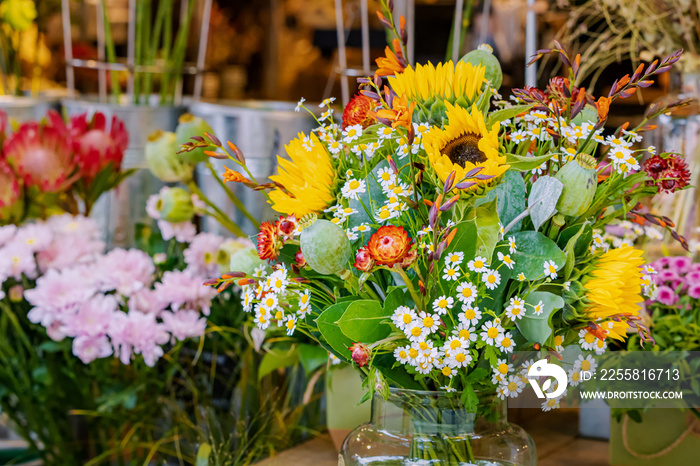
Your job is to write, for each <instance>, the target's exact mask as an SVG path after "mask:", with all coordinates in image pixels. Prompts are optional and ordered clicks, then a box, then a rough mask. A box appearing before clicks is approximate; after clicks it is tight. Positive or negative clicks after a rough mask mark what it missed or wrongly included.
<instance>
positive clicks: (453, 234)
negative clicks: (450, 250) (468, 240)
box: [446, 228, 457, 246]
mask: <svg viewBox="0 0 700 466" xmlns="http://www.w3.org/2000/svg"><path fill="white" fill-rule="evenodd" d="M456 234H457V229H456V228H453V229H452V231H451V232H450V234H449V235H447V240H446V242H447V245H448V246H449V245H450V243H451V242H452V240H453V239H455V235H456Z"/></svg>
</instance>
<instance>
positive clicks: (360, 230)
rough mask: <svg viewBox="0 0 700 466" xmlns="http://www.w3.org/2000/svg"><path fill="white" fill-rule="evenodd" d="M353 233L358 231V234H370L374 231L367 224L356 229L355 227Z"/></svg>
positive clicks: (361, 224) (362, 224)
mask: <svg viewBox="0 0 700 466" xmlns="http://www.w3.org/2000/svg"><path fill="white" fill-rule="evenodd" d="M353 231H356V232H357V233H369V232H370V231H372V227H370V226H369V225H368V224H367V223H360V224H359V225H357V226H356V227H353Z"/></svg>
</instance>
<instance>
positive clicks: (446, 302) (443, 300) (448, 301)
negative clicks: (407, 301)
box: [433, 295, 455, 315]
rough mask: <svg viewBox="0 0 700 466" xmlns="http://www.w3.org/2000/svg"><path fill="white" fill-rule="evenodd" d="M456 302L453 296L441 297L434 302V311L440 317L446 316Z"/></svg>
mask: <svg viewBox="0 0 700 466" xmlns="http://www.w3.org/2000/svg"><path fill="white" fill-rule="evenodd" d="M454 302H455V300H454V298H452V297H451V296H444V295H443V296H440V297H439V298H437V299H436V300H435V301H433V311H435V312H436V313H437V314H438V315H445V314H446V313H447V311H448V310H449V309H452V306H453V305H454Z"/></svg>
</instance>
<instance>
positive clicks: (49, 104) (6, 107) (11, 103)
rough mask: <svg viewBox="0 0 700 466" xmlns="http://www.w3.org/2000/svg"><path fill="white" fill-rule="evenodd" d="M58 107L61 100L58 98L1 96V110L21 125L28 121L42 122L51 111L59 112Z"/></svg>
mask: <svg viewBox="0 0 700 466" xmlns="http://www.w3.org/2000/svg"><path fill="white" fill-rule="evenodd" d="M58 106H59V99H58V98H56V97H50V96H41V97H15V96H9V95H3V96H0V110H2V111H3V112H5V113H6V114H7V116H8V117H9V118H12V119H14V120H16V121H18V122H20V123H22V122H25V121H27V120H41V119H42V118H44V116H45V115H46V112H48V111H49V110H50V109H54V110H58Z"/></svg>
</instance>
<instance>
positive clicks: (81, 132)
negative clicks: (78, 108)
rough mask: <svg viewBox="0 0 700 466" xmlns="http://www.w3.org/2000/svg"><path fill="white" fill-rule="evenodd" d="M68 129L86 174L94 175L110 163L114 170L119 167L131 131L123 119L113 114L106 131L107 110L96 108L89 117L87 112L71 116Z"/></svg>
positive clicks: (84, 175)
mask: <svg viewBox="0 0 700 466" xmlns="http://www.w3.org/2000/svg"><path fill="white" fill-rule="evenodd" d="M69 129H70V132H71V135H72V136H73V148H74V150H75V153H76V157H77V163H78V167H79V168H80V173H81V174H82V176H83V177H84V178H86V179H88V180H91V179H93V178H94V177H95V176H96V175H97V174H98V173H99V172H100V171H102V170H103V169H104V168H106V167H107V165H109V164H110V163H111V164H112V166H113V167H114V170H116V171H118V170H119V169H120V167H121V163H122V159H123V158H124V151H125V150H126V147H127V146H128V145H129V133H128V132H127V131H126V127H125V126H124V122H123V121H121V120H120V119H119V118H117V117H115V116H113V117H112V122H111V124H110V125H109V132H107V121H106V118H105V116H104V114H102V113H100V112H97V113H95V115H93V117H92V120H90V121H88V119H87V113H85V114H82V115H78V116H75V117H73V118H71V121H70V124H69Z"/></svg>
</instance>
